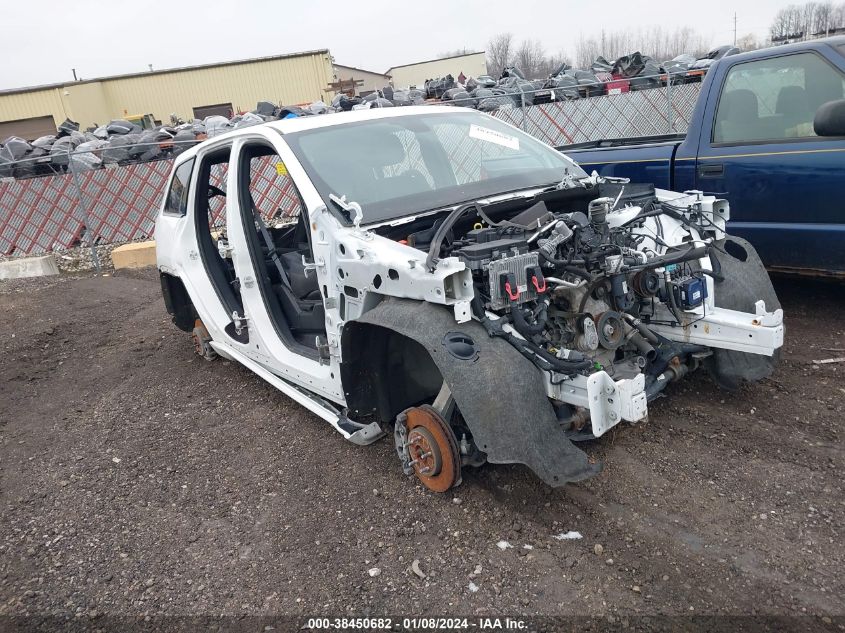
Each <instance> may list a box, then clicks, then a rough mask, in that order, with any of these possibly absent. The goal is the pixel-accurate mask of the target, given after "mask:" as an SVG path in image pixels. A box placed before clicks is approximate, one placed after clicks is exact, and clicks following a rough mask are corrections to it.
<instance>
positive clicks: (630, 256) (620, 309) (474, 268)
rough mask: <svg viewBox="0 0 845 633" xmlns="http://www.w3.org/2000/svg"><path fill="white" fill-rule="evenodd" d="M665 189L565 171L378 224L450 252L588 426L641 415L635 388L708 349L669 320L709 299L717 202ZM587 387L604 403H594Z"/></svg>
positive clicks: (580, 429) (576, 427) (437, 256)
mask: <svg viewBox="0 0 845 633" xmlns="http://www.w3.org/2000/svg"><path fill="white" fill-rule="evenodd" d="M664 193H666V192H664ZM674 196H675V197H672V198H670V199H667V198H666V197H665V196H663V197H661V196H659V195H658V192H656V191H655V189H654V187H653V186H651V185H634V184H630V183H628V182H622V181H618V182H617V181H607V180H602V179H593V180H588V181H586V182H585V181H574V180H573V181H570V182H569V183H561V185H559V186H557V187H554V188H551V189H548V190H543V191H541V192H540V193H536V194H534V195H531V196H529V197H524V198H518V199H517V198H510V199H507V200H502V201H498V202H497V201H484V202H481V201H479V202H473V203H468V204H465V205H462V206H460V207H457V208H455V209H454V210H452V211H451V212H450V213H449V214H448V216H446V217H442V216H440V217H437V219H436V220H434V221H433V222H432V221H431V220H430V219H428V221H427V222H426V220H427V218H421V219H415V220H414V221H413V222H412V223H410V224H405V225H402V226H394V227H381V228H382V230H380V231H379V232H380V233H382V234H384V235H386V236H388V237H391V238H392V239H395V240H397V241H401V242H402V243H405V244H408V245H409V246H413V247H415V248H417V249H419V250H422V251H424V252H427V254H428V257H427V260H426V265H427V266H428V267H429V269H430V270H434V269H435V268H436V266H437V265H438V262H440V261H442V260H444V259H446V258H453V260H458V261H460V262H462V263H463V264H464V265H465V266H466V268H467V269H468V270H470V271H471V274H472V280H473V290H474V298H473V300H472V305H471V308H472V315H473V318H475V319H476V320H478V321H480V322H481V323H482V324H483V325H484V327H485V328H486V330H487V332H488V334H489V335H490V336H496V337H501V338H504V339H505V340H507V341H508V343H510V344H511V345H513V346H514V347H515V348H516V349H517V350H519V351H520V353H521V354H523V355H524V356H526V357H527V358H529V359H530V360H531V361H532V362H533V363H534V364H535V365H536V366H537V367H538V368H539V369H540V370H542V371H543V372H545V376H546V380H547V383H548V386H547V391H548V393H549V396H550V397H551V398H552V399H553V402H555V406H556V409H557V411H558V416H559V419H560V420H561V422H562V423H563V424H564V426H565V427H568V428H569V430H570V432H571V433H572V434H573V436H574V439H579V438H583V439H590V438H592V437H595V436H598V435H600V434H601V433H603V432H604V430H606V429H607V428H609V427H610V426H612V425H613V423H615V422H618V421H621V419H628V420H630V421H636V420H637V419H641V418H642V417H644V416H645V415H646V411H647V407H646V402H647V401H648V400H651V399H653V398H654V397H656V396H658V395H659V394H660V392H661V391H662V390H663V389H664V388H665V387H666V385H667V384H669V383H670V382H672V381H673V380H677V379H679V378H681V377H682V376H684V375H685V374H686V373H688V372H689V371H691V370H694V369H696V368H697V367H698V366H700V365H701V364H703V363H705V361H706V359H708V358H709V357H710V356H711V355H712V354H713V350H712V349H711V348H710V347H709V346H706V345H702V344H696V343H694V342H690V340H688V337H687V340H685V336H684V334H683V333H684V332H689V331H690V329H693V330H694V329H697V327H698V326H697V325H696V324H697V322H698V321H702V320H706V319H707V318H708V316H710V313H713V312H714V311H716V310H717V309H716V308H715V304H714V301H713V296H712V295H713V294H714V282H715V281H719V280H721V279H722V278H721V276H720V273H719V270H720V265H719V259H718V257H719V250H720V247H719V243H720V240H723V239H724V237H725V233H724V229H725V222H726V221H727V219H728V213H729V212H728V206H727V203H726V202H724V201H723V200H719V199H716V198H714V197H712V196H704V195H703V194H701V193H700V192H687V193H686V194H674ZM736 314H739V313H736ZM702 325H704V324H702ZM667 333H668V334H667ZM726 346H727V347H730V345H729V344H727V345H726ZM736 349H738V348H736ZM752 353H766V352H765V351H763V352H756V351H754V352H752ZM769 353H771V352H769ZM625 391H627V392H628V393H627V395H626V394H625V393H623V392H625ZM597 394H599V395H600V397H601V398H603V399H604V403H605V404H606V405H607V404H608V402H609V403H610V404H609V406H610V409H612V411H611V412H610V413H608V411H604V412H602V411H597V408H598V407H597V406H596V404H595V403H594V402H592V401H593V400H595V399H596V395H597ZM602 394H603V395H602ZM622 396H626V397H627V400H624V399H623V402H622V404H621V408H620V403H619V402H618V400H619V399H622V398H621V397H622ZM614 398H616V400H614ZM606 408H607V407H606ZM603 416H604V417H603ZM607 416H610V418H611V421H610V422H608V421H607V419H605V418H606V417H607ZM591 417H592V429H590V428H588V426H589V425H588V424H587V422H588V421H589V420H590V418H591Z"/></svg>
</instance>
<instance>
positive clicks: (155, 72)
mask: <svg viewBox="0 0 845 633" xmlns="http://www.w3.org/2000/svg"><path fill="white" fill-rule="evenodd" d="M328 54H329V49H327V48H319V49H315V50H313V51H302V52H299V53H283V54H281V55H267V56H265V57H252V58H249V59H235V60H232V61H224V62H213V63H209V64H197V65H195V66H177V67H175V68H162V69H161V70H147V71H140V72H134V73H125V74H122V75H107V76H105V77H95V78H92V79H81V80H79V81H61V82H56V83H51V84H42V85H40V86H26V87H24V88H6V89H4V90H0V95H10V94H19V93H24V92H37V91H39V90H51V89H55V88H66V87H70V86H79V85H82V84H90V83H97V82H100V81H113V80H116V79H131V78H133V77H149V76H152V75H167V74H170V73H181V72H187V71H192V70H204V69H206V68H219V67H221V66H235V65H238V64H254V63H258V62H269V61H275V60H277V59H291V58H294V57H309V56H311V55H328Z"/></svg>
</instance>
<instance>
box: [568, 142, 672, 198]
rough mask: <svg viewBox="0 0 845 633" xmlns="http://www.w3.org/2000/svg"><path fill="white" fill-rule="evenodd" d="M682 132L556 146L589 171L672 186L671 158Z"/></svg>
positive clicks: (667, 186) (662, 186) (665, 187)
mask: <svg viewBox="0 0 845 633" xmlns="http://www.w3.org/2000/svg"><path fill="white" fill-rule="evenodd" d="M683 140H684V135H683V134H669V135H661V136H643V137H638V138H622V139H604V140H599V141H590V142H588V143H577V144H575V145H564V146H561V147H558V148H557V149H558V150H559V151H561V152H563V153H564V154H566V155H567V156H569V157H570V158H571V159H572V160H574V161H576V162H577V163H578V164H579V165H581V167H582V168H583V169H584V171H586V172H587V173H590V172H592V171H593V170H595V171H598V172H599V173H601V175H602V176H618V177H622V178H630V179H631V180H632V181H634V182H650V183H654V186H655V187H658V188H661V189H672V173H673V169H672V161H673V159H674V157H675V150H676V149H677V148H678V145H680V143H681V142H682V141H683Z"/></svg>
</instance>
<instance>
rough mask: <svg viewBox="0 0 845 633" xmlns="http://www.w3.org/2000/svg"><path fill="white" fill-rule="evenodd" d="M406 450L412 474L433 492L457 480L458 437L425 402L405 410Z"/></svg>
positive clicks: (458, 481) (459, 460)
mask: <svg viewBox="0 0 845 633" xmlns="http://www.w3.org/2000/svg"><path fill="white" fill-rule="evenodd" d="M406 415H407V422H406V426H407V429H408V440H407V446H408V454H409V456H410V458H411V466H412V467H413V469H414V474H415V475H416V476H417V478H418V479H419V480H420V481H421V482H422V484H423V485H424V486H425V487H426V488H428V489H429V490H432V491H434V492H446V491H447V490H449V488H452V487H453V486H456V485H458V484H459V483H460V482H461V454H460V451H459V450H458V440H457V438H455V434H454V433H453V432H452V429H451V428H450V427H449V425H448V424H447V423H446V421H445V420H444V419H443V418H442V417H440V415H439V414H438V413H437V411H435V410H434V408H432V407H431V406H429V405H423V406H421V407H413V408H411V409H408V411H406Z"/></svg>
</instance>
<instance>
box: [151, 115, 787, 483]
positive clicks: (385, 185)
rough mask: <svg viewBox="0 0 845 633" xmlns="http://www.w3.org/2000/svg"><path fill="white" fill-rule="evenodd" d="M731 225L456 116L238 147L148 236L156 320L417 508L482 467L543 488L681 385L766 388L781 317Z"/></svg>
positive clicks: (198, 169)
mask: <svg viewBox="0 0 845 633" xmlns="http://www.w3.org/2000/svg"><path fill="white" fill-rule="evenodd" d="M728 217H729V210H728V204H727V202H725V201H724V200H720V199H717V198H714V197H713V196H708V195H703V194H702V193H701V192H695V191H692V192H686V193H672V192H669V191H662V190H655V189H654V188H653V187H652V186H650V185H642V184H632V183H629V182H627V181H624V180H610V179H602V178H599V177H597V176H595V175H593V176H589V175H587V174H586V173H584V171H583V170H581V169H580V168H579V167H578V165H576V164H575V163H573V162H572V161H571V160H569V159H568V158H567V157H566V156H564V155H562V154H560V153H559V152H557V151H555V150H553V149H552V148H550V147H548V146H546V145H544V144H543V143H541V142H540V141H538V140H536V139H534V138H532V137H531V136H528V135H527V134H524V133H523V132H521V131H519V130H518V129H516V128H514V127H512V126H510V125H507V124H505V123H503V122H501V121H499V120H497V119H495V118H493V117H490V116H487V115H485V114H481V113H479V112H476V111H472V110H464V109H461V108H453V107H406V108H390V109H383V110H367V111H361V112H350V113H342V114H331V115H325V116H312V117H307V118H298V119H292V120H284V121H280V122H276V123H268V124H264V125H259V126H255V127H250V128H245V129H242V130H237V131H234V132H232V133H229V134H225V135H223V136H219V137H217V138H214V139H213V140H209V141H206V142H204V143H202V144H201V145H198V146H197V147H195V148H193V149H191V150H189V151H186V152H185V153H184V154H182V155H180V156H179V157H178V158H177V159H176V163H175V165H174V168H173V174H172V176H171V180H170V182H169V184H168V190H167V193H166V195H165V198H164V202H163V205H162V208H161V212H160V214H159V216H158V219H157V223H156V241H157V251H158V267H159V270H160V272H161V287H162V291H163V294H164V300H165V304H166V306H167V310H168V311H169V312H170V313H171V314H172V315H173V320H174V322H175V323H176V325H177V326H178V327H179V328H181V329H183V330H185V331H186V332H192V334H193V338H194V342H195V345H196V349H197V351H198V352H199V353H200V354H201V355H203V356H204V357H205V358H208V359H212V358H215V357H216V356H218V355H219V356H223V357H225V358H228V359H231V360H234V361H237V362H239V363H241V364H242V365H245V366H246V367H248V368H249V369H251V370H252V371H254V372H255V373H257V374H258V375H259V376H261V377H262V378H264V379H265V380H267V381H268V382H270V383H271V384H273V385H274V386H275V387H277V388H278V389H279V390H280V391H282V392H284V393H285V394H287V395H288V396H290V397H291V398H293V399H294V400H296V401H297V402H299V403H300V404H302V405H303V406H305V407H307V408H308V409H310V410H311V411H313V412H314V413H316V414H317V415H319V416H320V417H322V418H324V419H325V420H326V421H328V422H329V423H330V424H331V425H332V426H333V427H334V428H335V429H336V430H337V431H338V432H339V433H341V434H342V435H343V436H344V437H345V438H347V439H349V440H351V441H352V442H355V443H356V444H369V443H371V442H374V441H375V440H377V439H379V438H380V437H382V436H383V435H385V434H386V433H389V434H391V435H392V436H393V439H394V442H395V446H396V452H397V455H398V458H399V460H400V462H401V466H402V468H403V470H404V472H405V473H406V474H408V475H410V474H415V475H416V476H417V477H418V478H419V479H420V480H421V481H422V483H423V484H424V485H425V486H427V487H428V488H430V489H432V490H435V491H440V492H442V491H445V490H448V489H449V488H451V487H452V486H455V485H457V484H458V483H459V482H460V480H461V468H462V466H465V465H472V466H478V465H481V464H483V463H484V462H485V461H489V462H495V463H522V464H526V465H527V466H528V467H529V468H531V469H532V470H533V471H534V472H535V473H536V474H537V475H538V476H539V477H541V478H542V479H543V480H544V481H545V482H546V483H548V484H550V485H552V486H559V485H562V484H564V483H566V482H569V481H578V480H581V479H584V478H586V477H589V476H591V475H593V474H595V473H596V472H598V470H599V468H600V465H599V464H594V463H591V462H590V461H589V460H588V459H587V455H586V454H585V453H584V452H583V451H581V450H580V449H578V448H576V446H575V445H574V444H573V442H577V441H581V440H590V439H594V438H597V437H600V436H601V435H603V434H604V433H606V432H607V431H608V429H610V428H612V427H614V426H615V425H617V424H619V423H620V422H623V421H626V422H637V421H639V420H643V419H644V418H645V417H646V416H647V414H648V402H649V401H650V400H652V399H653V398H655V397H657V396H658V395H659V394H660V393H661V392H662V391H663V389H664V388H665V387H666V385H667V384H669V383H670V382H672V381H674V380H678V379H680V378H682V377H683V376H685V375H686V374H687V373H690V372H692V371H694V370H696V369H698V368H699V367H703V368H704V369H706V370H707V371H708V372H709V373H710V375H711V376H712V377H713V379H714V380H715V381H716V382H717V383H718V384H720V385H721V386H724V387H726V388H736V387H738V386H739V385H740V384H741V383H742V382H743V381H755V380H759V379H761V378H763V377H765V376H768V375H769V374H770V373H771V371H772V369H773V365H774V360H775V358H776V356H777V354H776V351H777V350H778V348H779V347H780V346H781V345H782V343H783V313H782V311H781V309H780V306H779V303H778V299H777V296H776V295H775V292H774V290H773V288H772V285H771V282H770V280H769V278H768V275H767V274H766V271H765V270H764V268H763V266H762V264H761V263H760V260H759V258H758V257H757V254H756V252H755V251H754V249H753V247H751V246H750V245H749V244H748V243H747V242H745V241H743V240H740V239H737V238H733V237H730V236H727V235H726V234H725V223H726V221H727V220H728Z"/></svg>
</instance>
